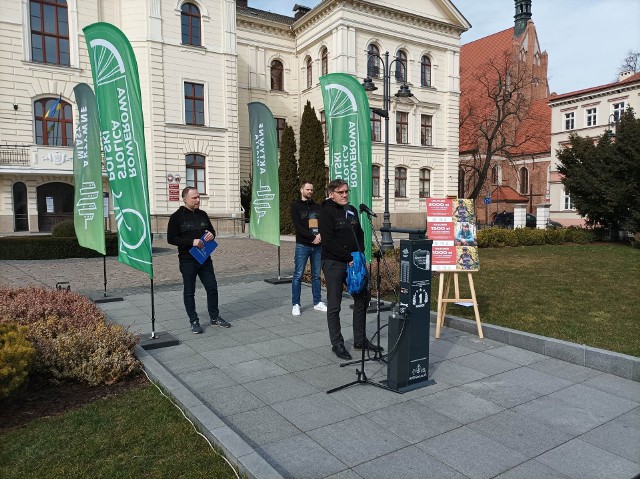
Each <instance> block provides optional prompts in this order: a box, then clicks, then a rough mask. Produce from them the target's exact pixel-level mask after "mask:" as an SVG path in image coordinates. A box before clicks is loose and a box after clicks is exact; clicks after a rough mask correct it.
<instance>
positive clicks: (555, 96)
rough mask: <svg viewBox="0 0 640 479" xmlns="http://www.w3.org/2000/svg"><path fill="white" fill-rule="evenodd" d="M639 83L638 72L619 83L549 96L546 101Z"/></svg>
mask: <svg viewBox="0 0 640 479" xmlns="http://www.w3.org/2000/svg"><path fill="white" fill-rule="evenodd" d="M637 81H640V72H639V73H635V74H633V75H631V76H628V77H626V78H623V79H622V80H619V81H615V82H613V83H607V84H605V85H600V86H594V87H591V88H585V89H583V90H576V91H572V92H568V93H563V94H562V95H551V96H550V97H549V98H548V99H547V100H548V101H549V102H552V101H557V100H562V99H565V98H570V97H573V96H580V95H584V94H587V93H596V92H598V91H601V90H607V89H609V88H615V87H617V86H622V85H626V84H629V83H634V82H637Z"/></svg>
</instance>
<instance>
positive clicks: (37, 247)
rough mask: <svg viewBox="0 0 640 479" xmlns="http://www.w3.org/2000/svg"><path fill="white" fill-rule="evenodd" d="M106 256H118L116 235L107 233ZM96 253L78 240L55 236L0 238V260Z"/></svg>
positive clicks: (81, 255) (82, 255) (90, 256)
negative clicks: (81, 244)
mask: <svg viewBox="0 0 640 479" xmlns="http://www.w3.org/2000/svg"><path fill="white" fill-rule="evenodd" d="M105 241H106V247H107V256H115V255H117V254H118V235H117V234H115V233H107V235H106V237H105ZM99 256H102V255H101V254H100V253H98V252H97V251H94V250H91V249H88V248H83V247H82V246H80V245H79V244H78V240H77V239H76V238H75V237H73V238H64V237H55V236H7V237H4V238H0V260H2V259H63V258H96V257H99Z"/></svg>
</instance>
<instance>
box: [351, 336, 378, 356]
mask: <svg viewBox="0 0 640 479" xmlns="http://www.w3.org/2000/svg"><path fill="white" fill-rule="evenodd" d="M364 347H365V349H368V350H369V351H373V352H374V353H381V352H382V351H384V348H383V347H382V346H376V345H375V344H372V343H371V342H370V341H369V340H368V339H365V340H364ZM353 349H356V350H358V351H360V350H361V349H362V344H354V345H353Z"/></svg>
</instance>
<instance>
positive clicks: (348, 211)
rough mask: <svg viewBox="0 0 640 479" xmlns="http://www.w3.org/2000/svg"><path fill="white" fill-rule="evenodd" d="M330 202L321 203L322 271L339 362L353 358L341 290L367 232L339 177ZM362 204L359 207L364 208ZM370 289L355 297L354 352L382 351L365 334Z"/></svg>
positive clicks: (344, 183)
mask: <svg viewBox="0 0 640 479" xmlns="http://www.w3.org/2000/svg"><path fill="white" fill-rule="evenodd" d="M328 190H329V199H328V200H325V201H324V202H323V203H322V208H321V210H320V216H319V219H318V220H319V231H320V236H321V237H322V271H323V273H324V278H325V282H326V286H327V324H328V327H329V339H330V340H331V350H332V351H333V353H334V354H335V355H336V356H338V357H339V358H340V359H346V360H349V359H351V354H349V351H347V349H346V348H345V346H344V338H343V337H342V332H341V330H342V328H341V325H340V309H341V304H342V287H343V284H345V281H346V279H347V265H348V264H349V263H351V262H352V257H351V253H354V252H356V251H362V249H363V247H364V232H363V231H362V228H361V226H360V222H359V221H358V211H357V210H356V209H355V208H354V207H353V206H351V205H349V185H348V184H347V182H346V181H344V180H342V179H340V178H338V179H335V180H333V181H331V182H330V183H329V188H328ZM362 206H364V205H361V206H360V207H361V208H362ZM368 299H369V289H368V288H367V287H366V286H365V287H364V288H363V289H362V291H361V292H360V293H356V294H354V295H353V301H354V304H353V344H354V349H359V350H360V349H362V348H366V349H369V350H371V351H378V350H382V348H378V347H377V346H375V345H373V344H371V342H370V341H369V340H368V339H367V337H366V335H365V334H364V331H365V328H364V325H365V319H366V313H367V302H368Z"/></svg>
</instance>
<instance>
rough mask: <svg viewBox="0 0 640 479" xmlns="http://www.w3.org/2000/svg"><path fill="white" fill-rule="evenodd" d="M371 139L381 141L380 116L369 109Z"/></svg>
mask: <svg viewBox="0 0 640 479" xmlns="http://www.w3.org/2000/svg"><path fill="white" fill-rule="evenodd" d="M369 114H370V118H371V141H375V142H379V141H382V117H381V116H380V115H378V114H377V113H375V112H374V111H373V110H371V112H370V113H369Z"/></svg>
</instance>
